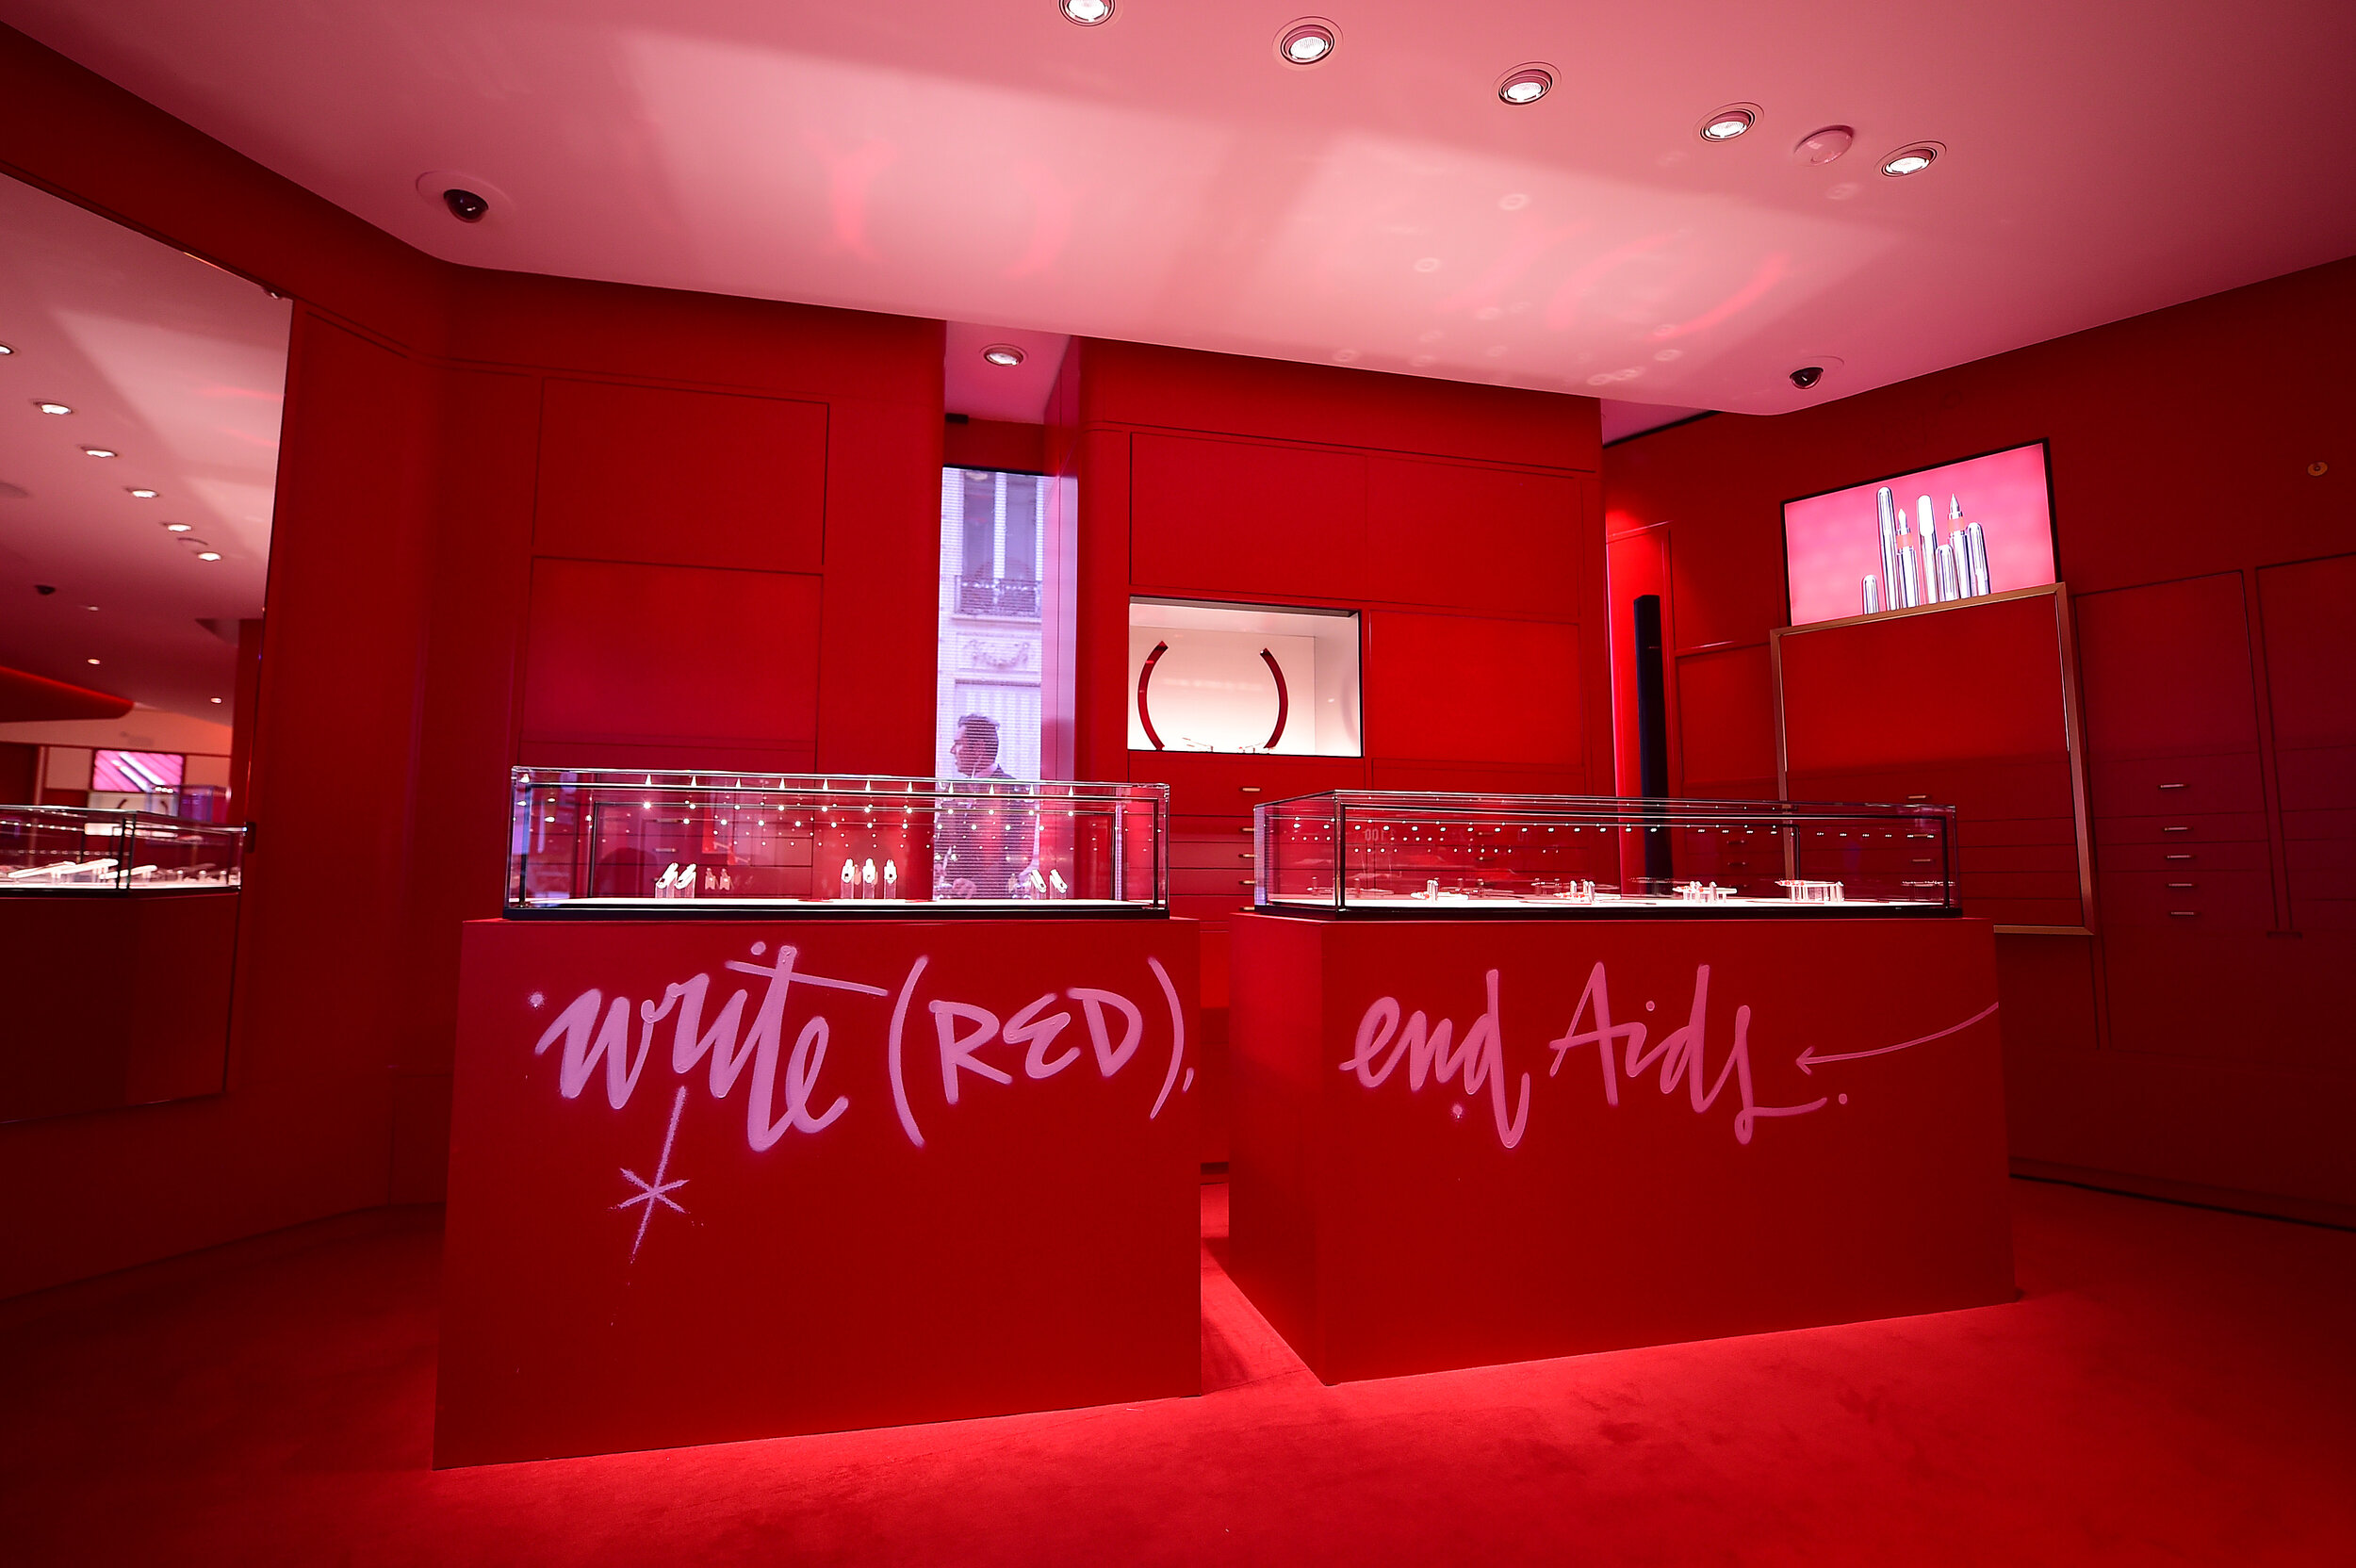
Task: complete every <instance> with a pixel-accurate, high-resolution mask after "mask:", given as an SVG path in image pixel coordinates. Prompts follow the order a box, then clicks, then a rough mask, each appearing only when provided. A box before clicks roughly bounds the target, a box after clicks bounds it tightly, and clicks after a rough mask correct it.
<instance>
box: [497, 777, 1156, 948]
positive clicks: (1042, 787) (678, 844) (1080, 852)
mask: <svg viewBox="0 0 2356 1568" xmlns="http://www.w3.org/2000/svg"><path fill="white" fill-rule="evenodd" d="M514 785H515V819H514V825H513V837H512V839H511V841H510V843H509V863H508V886H507V912H508V913H509V914H511V915H514V914H546V913H564V914H579V915H594V914H630V915H695V914H704V915H710V914H728V913H744V912H746V911H748V910H771V909H778V908H790V909H792V910H793V911H794V913H796V914H797V915H799V914H809V915H826V916H830V917H831V916H838V915H892V914H899V915H904V916H905V915H908V914H910V913H913V912H916V911H918V910H922V911H923V912H924V913H928V914H929V913H937V912H950V911H957V912H968V913H973V912H986V913H990V914H997V915H1077V914H1114V915H1159V914H1166V913H1167V912H1168V910H1169V901H1168V892H1167V886H1168V877H1169V873H1168V867H1169V853H1168V849H1167V847H1166V840H1165V828H1166V826H1167V824H1168V821H1169V816H1170V790H1169V786H1167V785H1163V784H1088V783H1069V782H1063V781H1048V782H1039V781H1034V780H1030V779H1020V778H1003V777H1001V778H966V777H957V778H892V777H883V776H869V775H859V774H832V775H817V774H810V775H800V774H787V775H777V774H771V775H758V774H734V773H646V772H643V771H639V772H632V771H629V770H622V769H575V770H558V769H553V768H517V769H516V770H515V774H514Z"/></svg>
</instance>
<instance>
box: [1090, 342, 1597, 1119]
mask: <svg viewBox="0 0 2356 1568" xmlns="http://www.w3.org/2000/svg"><path fill="white" fill-rule="evenodd" d="M1050 424H1051V428H1050V437H1049V446H1050V453H1049V456H1050V461H1051V464H1052V465H1053V466H1054V467H1055V470H1056V472H1058V473H1059V474H1061V475H1063V476H1065V477H1066V478H1067V479H1068V480H1070V481H1071V483H1070V484H1069V485H1067V486H1064V487H1059V493H1058V495H1057V497H1056V507H1057V508H1058V510H1057V511H1056V512H1055V513H1054V514H1053V515H1051V527H1055V528H1056V529H1058V530H1066V529H1068V533H1064V534H1062V535H1061V536H1060V537H1059V543H1060V544H1061V546H1062V547H1063V551H1062V552H1061V553H1066V558H1067V559H1068V560H1070V561H1071V562H1072V570H1073V571H1074V575H1075V577H1076V582H1075V583H1074V585H1073V589H1072V600H1073V603H1072V611H1073V614H1072V621H1073V627H1074V630H1073V642H1074V645H1075V661H1074V666H1073V667H1074V670H1075V673H1076V679H1075V681H1074V690H1075V694H1074V711H1073V713H1072V715H1071V723H1072V743H1073V755H1074V764H1073V766H1074V771H1075V773H1076V775H1077V776H1079V777H1082V778H1131V779H1137V780H1158V781H1161V782H1164V783H1167V784H1169V785H1170V811H1171V817H1172V834H1171V846H1170V864H1171V873H1170V875H1171V884H1170V887H1171V907H1172V909H1173V910H1174V911H1175V912H1176V913H1179V914H1183V915H1188V916H1192V917H1194V918H1196V919H1198V920H1200V921H1202V922H1203V998H1202V1002H1203V1030H1204V1034H1205V1037H1206V1039H1207V1041H1208V1048H1207V1050H1206V1064H1205V1070H1206V1075H1207V1076H1208V1077H1209V1078H1210V1083H1209V1085H1208V1088H1209V1090H1210V1092H1209V1094H1208V1095H1207V1096H1206V1099H1205V1102H1204V1113H1203V1114H1204V1123H1205V1126H1204V1132H1205V1142H1204V1149H1203V1153H1204V1158H1205V1159H1206V1160H1213V1161H1216V1160H1223V1159H1224V1158H1225V1157H1226V1146H1225V1139H1226V1133H1225V1128H1226V1121H1225V1117H1224V1115H1223V1105H1224V1064H1225V1054H1224V1048H1225V1038H1226V1035H1225V1029H1226V1021H1227V1015H1226V1009H1227V941H1228V936H1227V917H1228V916H1229V915H1230V914H1232V913H1233V912H1234V911H1235V910H1236V909H1238V908H1241V907H1247V906H1248V905H1249V904H1250V903H1251V900H1252V887H1251V884H1252V875H1253V872H1252V856H1251V849H1252V839H1251V825H1252V806H1253V804H1254V803H1255V802H1258V801H1262V800H1276V799H1281V798H1283V797H1284V796H1286V795H1293V794H1301V793H1305V792H1312V791H1317V790H1328V789H1351V788H1374V789H1407V790H1490V791H1511V792H1579V791H1583V790H1585V789H1588V788H1590V787H1591V785H1592V786H1593V787H1595V788H1599V789H1604V790H1607V791H1608V790H1609V789H1610V787H1611V786H1610V779H1611V765H1612V764H1611V733H1612V726H1611V714H1610V700H1611V687H1610V676H1609V672H1608V670H1607V669H1606V644H1605V630H1604V624H1603V623H1604V599H1603V583H1604V572H1603V564H1604V563H1603V530H1602V518H1601V495H1600V489H1599V484H1598V479H1597V473H1596V469H1597V464H1598V453H1599V451H1600V445H1601V443H1600V427H1599V423H1598V405H1597V404H1596V403H1595V400H1593V399H1590V398H1575V397H1565V396H1558V395H1551V394H1546V393H1536V392H1520V391H1509V390H1505V389H1501V388H1497V387H1483V386H1470V385H1465V384H1461V383H1452V382H1440V381H1427V380H1422V379H1420V378H1415V377H1407V376H1389V375H1380V374H1374V373H1371V372H1367V371H1360V370H1346V369H1338V368H1325V367H1318V366H1303V365H1291V364H1277V363H1271V362H1268V361H1264V360H1253V359H1240V358H1235V357H1231V356H1228V355H1223V354H1208V353H1196V352H1190V351H1184V350H1176V349H1158V348H1148V347H1144V346H1140V345H1137V344H1127V343H1111V342H1104V341H1100V340H1093V339H1089V340H1081V341H1077V342H1075V343H1074V344H1073V346H1072V352H1071V354H1070V356H1069V357H1068V358H1067V359H1066V361H1065V364H1064V368H1063V372H1062V375H1061V377H1060V379H1059V381H1058V383H1057V386H1056V391H1055V398H1054V400H1053V402H1052V406H1051V410H1050ZM1133 594H1135V595H1152V596H1163V597H1173V598H1186V599H1196V600H1205V601H1222V600H1224V601H1235V602H1241V603H1250V604H1273V605H1285V606H1313V607H1321V608H1330V609H1344V610H1352V611H1355V612H1357V613H1358V614H1359V616H1360V661H1361V681H1362V688H1363V689H1362V694H1361V705H1362V706H1361V724H1362V733H1363V736H1364V741H1365V745H1364V749H1365V755H1364V756H1363V757H1355V758H1332V757H1303V756H1287V757H1268V756H1235V755H1213V754H1209V753H1202V752H1191V753H1189V752H1172V751H1131V750H1129V749H1128V712H1129V704H1130V702H1131V701H1132V700H1133V693H1132V691H1131V689H1130V682H1129V677H1128V673H1127V665H1128V658H1127V648H1128V610H1129V599H1130V596H1132V595H1133Z"/></svg>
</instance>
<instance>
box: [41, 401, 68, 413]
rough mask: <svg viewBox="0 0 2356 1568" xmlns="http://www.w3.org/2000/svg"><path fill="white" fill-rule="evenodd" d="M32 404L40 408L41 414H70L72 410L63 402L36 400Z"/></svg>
mask: <svg viewBox="0 0 2356 1568" xmlns="http://www.w3.org/2000/svg"><path fill="white" fill-rule="evenodd" d="M33 406H34V407H35V408H38V409H40V410H41V412H42V413H43V414H71V413H73V412H74V410H73V409H72V408H70V407H69V406H67V405H66V404H64V403H42V402H37V403H35V404H34V405H33Z"/></svg>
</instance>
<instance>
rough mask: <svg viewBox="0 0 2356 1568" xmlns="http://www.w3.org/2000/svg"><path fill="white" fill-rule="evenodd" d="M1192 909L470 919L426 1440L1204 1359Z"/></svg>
mask: <svg viewBox="0 0 2356 1568" xmlns="http://www.w3.org/2000/svg"><path fill="white" fill-rule="evenodd" d="M1196 949H1197V937H1196V932H1195V927H1194V924H1193V923H1191V922H1189V921H1183V920H1179V921H1173V920H1163V919H1150V918H1133V919H1121V918H1111V919H1087V918H1080V919H1072V918H1035V919H992V918H967V919H947V920H941V919H934V920H925V919H921V918H908V919H876V918H868V919H863V920H859V921H851V922H844V921H831V922H830V921H826V920H801V921H782V920H751V919H744V920H740V919H728V920H661V919H630V920H608V921H554V920H549V921H536V922H535V921H530V920H523V921H504V922H501V921H486V922H479V923H473V924H470V925H468V926H467V927H466V937H465V969H464V978H463V990H462V997H461V1014H460V1025H459V1037H458V1055H457V1075H456V1084H455V1089H454V1095H455V1103H454V1108H453V1119H452V1127H451V1144H450V1215H449V1226H448V1239H447V1242H446V1245H445V1254H444V1255H445V1264H444V1280H443V1316H442V1341H441V1380H440V1387H439V1394H438V1410H437V1415H436V1421H435V1428H434V1460H435V1462H436V1463H437V1464H443V1465H451V1464H473V1463H484V1462H497V1461H506V1460H521V1459H533V1458H541V1457H547V1456H552V1455H560V1454H581V1453H595V1452H605V1451H611V1450H617V1449H628V1448H644V1447H658V1446H673V1445H680V1444H691V1443H710V1442H719V1441H726V1440H731V1439H741V1438H751V1437H764V1436H774V1435H781V1434H787V1433H797V1432H811V1431H822V1430H834V1429H848V1428H858V1427H869V1426H879V1425H888V1424H893V1423H901V1422H914V1421H934V1420H945V1419H951V1418H956V1417H964V1416H975V1415H988V1414H998V1413H1009V1412H1015V1411H1025V1410H1042V1409H1055V1408H1063V1407H1072V1406H1081V1405H1092V1404H1100V1403H1107V1402H1112V1401H1119V1400H1131V1399H1143V1398H1153V1397H1163V1396H1169V1395H1177V1394H1192V1393H1196V1392H1198V1391H1199V1389H1200V1386H1201V1381H1200V1380H1201V1348H1200V1347H1201V1331H1200V1321H1201V1291H1200V1278H1201V1275H1200V1206H1199V1198H1198V1188H1199V1183H1200V1171H1199V1168H1198V1166H1197V1163H1196V1156H1195V1138H1196V1130H1195V1105H1196V1103H1197V1101H1198V1099H1199V1098H1200V1096H1199V1091H1198V1089H1197V1086H1196V1081H1195V1079H1196V1068H1195V1061H1194V1044H1193V1042H1194V1038H1195V1027H1194V1024H1195V1020H1194V1016H1193V1007H1194V1004H1193V1001H1192V999H1193V997H1194V996H1195V994H1196V969H1197V953H1196Z"/></svg>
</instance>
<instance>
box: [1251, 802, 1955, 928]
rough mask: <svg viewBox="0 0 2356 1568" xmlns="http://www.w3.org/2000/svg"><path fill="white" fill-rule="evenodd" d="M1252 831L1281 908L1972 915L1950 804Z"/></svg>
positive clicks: (1380, 806)
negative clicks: (1959, 882) (1961, 888)
mask: <svg viewBox="0 0 2356 1568" xmlns="http://www.w3.org/2000/svg"><path fill="white" fill-rule="evenodd" d="M1253 821H1254V825H1253V843H1254V849H1255V852H1256V853H1255V859H1256V861H1257V864H1258V868H1259V881H1258V885H1257V888H1256V890H1255V893H1254V902H1255V903H1256V904H1257V905H1258V907H1261V908H1262V909H1264V910H1267V911H1269V912H1271V913H1284V912H1297V913H1322V914H1333V915H1405V916H1420V917H1424V918H1430V917H1432V916H1433V915H1442V914H1446V915H1455V914H1466V913H1473V914H1545V915H1582V916H1605V917H1614V918H1616V917H1622V916H1629V915H1640V914H1642V915H1649V914H1665V915H1743V916H1755V915H1797V916H1819V917H1821V916H1827V915H1861V914H1873V915H1893V914H1913V915H1952V914H1956V913H1959V912H1960V907H1959V906H1958V904H1957V903H1956V899H1955V847H1954V845H1955V809H1954V808H1953V807H1949V806H1922V805H1910V806H1869V805H1818V804H1812V803H1808V802H1803V801H1775V800H1766V801H1721V800H1650V799H1636V800H1629V799H1620V798H1616V797H1610V796H1601V797H1597V796H1583V795H1476V794H1445V793H1413V792H1398V791H1371V790H1368V791H1336V792H1330V793H1326V794H1317V795H1305V796H1302V797H1301V798H1299V799H1295V800H1281V801H1271V802H1269V803H1268V804H1267V805H1264V806H1261V807H1259V808H1258V809H1256V811H1255V813H1254V819H1253Z"/></svg>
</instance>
